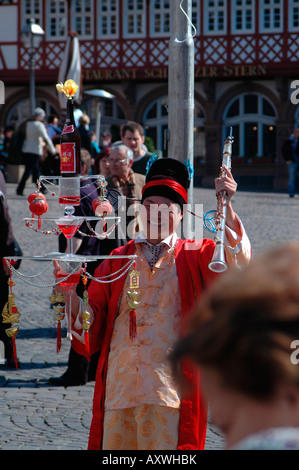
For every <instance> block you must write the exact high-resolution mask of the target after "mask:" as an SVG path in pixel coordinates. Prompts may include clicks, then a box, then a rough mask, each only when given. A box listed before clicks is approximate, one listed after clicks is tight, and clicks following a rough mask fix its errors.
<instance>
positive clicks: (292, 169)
mask: <svg viewBox="0 0 299 470" xmlns="http://www.w3.org/2000/svg"><path fill="white" fill-rule="evenodd" d="M297 170H298V162H290V163H288V171H289V195H290V196H294V194H295V189H296V175H297Z"/></svg>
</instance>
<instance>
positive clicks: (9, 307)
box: [2, 263, 21, 369]
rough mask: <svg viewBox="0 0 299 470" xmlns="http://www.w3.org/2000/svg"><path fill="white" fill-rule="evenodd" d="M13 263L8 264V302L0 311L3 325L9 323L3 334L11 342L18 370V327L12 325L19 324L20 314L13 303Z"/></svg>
mask: <svg viewBox="0 0 299 470" xmlns="http://www.w3.org/2000/svg"><path fill="white" fill-rule="evenodd" d="M12 264H13V263H10V275H9V279H8V285H9V294H8V300H7V302H6V304H5V305H4V307H3V310H2V318H3V323H10V324H11V326H10V327H9V328H7V329H6V330H5V333H6V334H7V336H8V337H9V338H11V342H12V347H13V358H14V363H15V367H16V369H18V368H19V365H18V360H17V348H16V339H15V338H16V336H17V334H18V332H19V326H18V325H14V323H19V321H20V316H21V314H20V312H19V310H18V308H17V306H16V303H15V294H14V293H13V292H12V288H13V286H15V283H14V281H13V280H12V272H11V265H12Z"/></svg>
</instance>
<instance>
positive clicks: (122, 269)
mask: <svg viewBox="0 0 299 470" xmlns="http://www.w3.org/2000/svg"><path fill="white" fill-rule="evenodd" d="M133 263H134V260H130V261H129V262H128V263H127V264H126V265H125V266H123V267H122V268H121V269H119V270H118V271H116V272H115V273H112V274H111V275H108V276H103V277H94V276H92V275H91V274H89V273H88V272H86V276H87V277H88V279H91V280H93V281H96V282H101V283H103V284H108V283H109V282H114V281H117V280H118V279H120V278H121V277H122V276H124V275H125V274H126V273H127V272H128V271H129V269H130V268H131V266H132V265H133ZM51 265H52V262H50V263H49V264H48V266H47V267H46V268H45V269H44V270H43V271H41V272H40V273H38V274H35V275H25V274H22V273H21V272H20V271H17V270H16V269H15V268H14V267H13V266H11V268H12V271H13V272H14V273H15V274H16V275H17V276H18V277H19V278H20V279H22V280H23V281H24V282H25V283H26V284H29V285H31V286H34V287H42V288H46V287H48V288H50V287H55V286H57V285H58V284H60V283H61V282H65V281H66V280H67V279H68V278H69V277H70V276H72V275H73V274H74V273H75V272H76V271H77V270H78V267H76V268H75V269H74V270H73V271H71V272H70V273H69V274H67V275H66V276H65V277H64V278H61V279H59V281H57V282H54V283H51V284H38V283H34V282H30V281H29V280H28V279H26V278H35V277H38V276H40V275H41V274H43V273H44V272H45V271H46V270H47V269H48V268H49V267H50V266H51ZM122 271H123V272H122ZM118 273H120V274H119V276H117V277H115V278H113V279H111V277H112V276H115V275H116V274H118ZM108 277H109V278H110V279H109V280H104V279H105V278H108Z"/></svg>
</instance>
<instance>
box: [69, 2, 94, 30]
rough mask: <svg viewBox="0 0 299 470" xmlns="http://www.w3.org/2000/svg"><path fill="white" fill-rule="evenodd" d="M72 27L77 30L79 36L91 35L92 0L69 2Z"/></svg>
mask: <svg viewBox="0 0 299 470" xmlns="http://www.w3.org/2000/svg"><path fill="white" fill-rule="evenodd" d="M71 18H72V29H73V30H75V31H77V33H78V34H79V36H80V37H81V38H87V39H89V38H92V36H93V18H94V11H93V1H92V0H73V1H72V2H71Z"/></svg>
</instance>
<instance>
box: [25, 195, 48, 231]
mask: <svg viewBox="0 0 299 470" xmlns="http://www.w3.org/2000/svg"><path fill="white" fill-rule="evenodd" d="M28 202H29V210H30V212H31V213H32V217H33V218H34V216H35V215H37V216H38V223H37V226H38V229H40V228H41V223H42V222H41V215H43V214H45V213H46V212H47V210H48V209H49V204H48V203H47V201H46V198H45V196H44V195H43V194H42V193H40V192H39V191H37V192H36V193H32V194H30V195H29V196H28Z"/></svg>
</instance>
